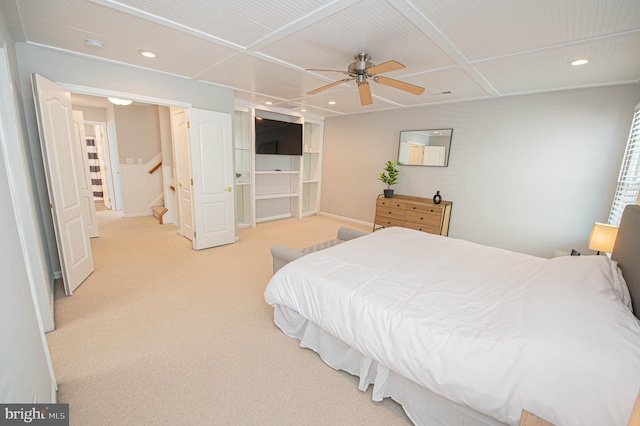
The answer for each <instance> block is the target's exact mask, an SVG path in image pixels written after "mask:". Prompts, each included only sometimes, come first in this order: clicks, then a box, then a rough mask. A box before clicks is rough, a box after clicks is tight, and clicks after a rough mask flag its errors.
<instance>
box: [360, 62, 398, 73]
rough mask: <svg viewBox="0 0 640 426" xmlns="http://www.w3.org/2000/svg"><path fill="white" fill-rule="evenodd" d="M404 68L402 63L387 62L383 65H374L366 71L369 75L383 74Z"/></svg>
mask: <svg viewBox="0 0 640 426" xmlns="http://www.w3.org/2000/svg"><path fill="white" fill-rule="evenodd" d="M404 68H405V66H404V65H402V64H401V63H400V62H396V61H387V62H384V63H382V64H378V65H374V66H372V67H370V68H367V69H366V70H365V71H367V72H368V73H369V74H382V73H383V72H389V71H397V70H401V69H404Z"/></svg>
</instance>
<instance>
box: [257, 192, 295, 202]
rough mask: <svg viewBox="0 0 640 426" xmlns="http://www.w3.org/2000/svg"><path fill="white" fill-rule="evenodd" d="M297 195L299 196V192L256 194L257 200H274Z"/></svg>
mask: <svg viewBox="0 0 640 426" xmlns="http://www.w3.org/2000/svg"><path fill="white" fill-rule="evenodd" d="M297 196H298V193H297V192H289V193H286V194H267V195H256V200H273V199H274V198H293V197H297Z"/></svg>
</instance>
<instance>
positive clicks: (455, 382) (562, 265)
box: [265, 228, 640, 425]
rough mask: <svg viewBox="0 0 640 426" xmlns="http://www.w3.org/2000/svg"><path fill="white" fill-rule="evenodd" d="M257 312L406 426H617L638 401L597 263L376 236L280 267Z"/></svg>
mask: <svg viewBox="0 0 640 426" xmlns="http://www.w3.org/2000/svg"><path fill="white" fill-rule="evenodd" d="M639 229H640V228H639ZM636 235H637V234H636ZM634 256H635V257H636V258H637V255H634ZM632 294H633V292H632ZM265 300H266V301H267V303H269V304H271V305H273V306H274V308H275V322H276V324H277V325H278V327H280V328H281V329H282V330H283V331H284V332H285V333H286V334H287V335H289V336H291V337H295V338H297V339H299V340H300V341H301V345H302V346H304V347H308V348H310V349H313V350H314V351H316V352H318V353H319V354H320V356H321V357H322V359H323V360H324V361H325V362H326V363H327V364H329V365H331V366H332V367H334V368H336V369H342V370H345V371H348V372H349V373H351V374H354V375H357V376H359V377H360V386H359V387H360V389H362V390H364V389H366V388H367V387H368V386H369V385H371V384H373V386H374V390H373V398H374V400H380V399H382V398H384V397H391V398H393V399H394V400H396V401H398V402H399V403H400V404H402V406H403V408H404V410H405V412H406V413H407V415H408V416H409V417H410V418H411V420H412V421H413V422H414V423H416V424H428V425H439V424H444V425H458V424H465V425H467V424H469V425H473V424H511V425H515V424H518V422H519V419H520V415H521V411H522V409H527V410H529V411H531V412H533V413H535V414H536V415H538V416H540V417H542V418H545V419H546V420H548V421H550V422H552V423H555V424H558V425H572V424H575V425H617V424H620V425H623V424H626V423H627V421H628V418H629V415H630V413H631V410H632V408H633V404H634V401H635V399H636V396H637V394H638V391H639V389H640V323H639V322H638V320H637V319H636V318H635V317H634V316H633V313H632V312H631V299H630V296H629V291H628V290H627V286H626V284H625V282H624V279H623V278H622V274H621V272H620V269H619V268H617V266H616V263H615V262H613V261H611V260H610V259H608V258H607V257H606V256H572V257H569V256H567V257H559V258H555V259H542V258H538V257H534V256H528V255H524V254H519V253H514V252H509V251H506V250H500V249H496V248H491V247H485V246H481V245H477V244H473V243H470V242H466V241H462V240H456V239H452V238H445V237H440V236H434V235H430V234H425V233H421V232H417V231H412V230H408V229H405V228H387V229H384V230H382V231H378V232H376V233H374V234H370V235H367V236H364V237H360V238H357V239H354V240H351V241H348V242H345V243H343V244H341V245H339V246H336V247H332V248H329V249H326V250H323V251H321V252H317V253H313V254H310V255H307V256H305V257H302V258H300V259H298V260H296V261H294V262H292V263H290V264H288V265H286V266H285V267H284V268H282V269H281V270H280V271H278V272H277V273H276V274H275V275H274V277H273V278H272V280H271V281H270V283H269V285H268V286H267V289H266V291H265Z"/></svg>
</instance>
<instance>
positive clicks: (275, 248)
mask: <svg viewBox="0 0 640 426" xmlns="http://www.w3.org/2000/svg"><path fill="white" fill-rule="evenodd" d="M366 234H368V232H365V231H361V230H359V229H353V228H347V227H346V226H343V227H341V228H340V229H338V235H337V237H336V238H335V239H333V240H329V241H324V242H322V243H319V244H315V245H312V246H309V247H305V248H303V249H302V250H294V249H290V248H289V247H285V246H281V245H279V244H274V245H272V246H271V256H273V273H274V274H275V273H276V271H277V270H278V269H280V268H282V267H283V266H284V265H286V264H287V263H289V262H291V261H293V260H296V259H297V258H299V257H302V256H304V255H305V254H309V253H313V252H315V251H320V250H324V249H326V248H329V247H333V246H335V245H338V244H340V243H343V242H345V241H348V240H352V239H354V238H358V237H361V236H363V235H366Z"/></svg>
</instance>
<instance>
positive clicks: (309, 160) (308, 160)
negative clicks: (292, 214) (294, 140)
mask: <svg viewBox="0 0 640 426" xmlns="http://www.w3.org/2000/svg"><path fill="white" fill-rule="evenodd" d="M323 127H324V126H323V123H315V122H311V121H306V122H305V123H304V146H303V148H304V151H303V155H302V173H303V178H302V213H301V215H302V217H306V216H312V215H314V214H318V210H319V209H320V176H321V173H322V140H323V134H322V133H323V132H322V131H323Z"/></svg>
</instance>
